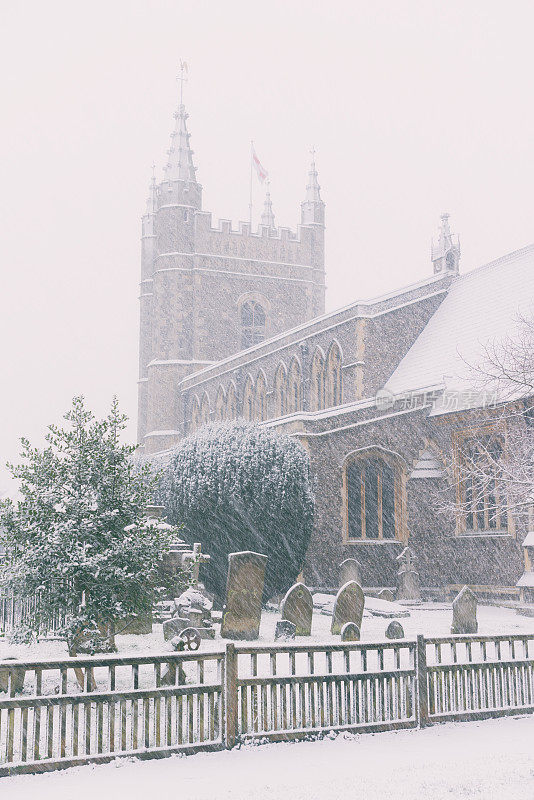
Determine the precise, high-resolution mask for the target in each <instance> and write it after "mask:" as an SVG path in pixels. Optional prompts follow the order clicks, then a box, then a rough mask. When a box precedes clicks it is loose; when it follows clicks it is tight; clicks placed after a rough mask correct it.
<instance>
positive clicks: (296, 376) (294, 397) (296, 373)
mask: <svg viewBox="0 0 534 800" xmlns="http://www.w3.org/2000/svg"><path fill="white" fill-rule="evenodd" d="M286 405H287V412H288V413H291V412H294V411H300V410H301V408H302V374H301V369H300V363H299V360H298V358H293V359H292V360H291V364H290V365H289V371H288V373H287V403H286Z"/></svg>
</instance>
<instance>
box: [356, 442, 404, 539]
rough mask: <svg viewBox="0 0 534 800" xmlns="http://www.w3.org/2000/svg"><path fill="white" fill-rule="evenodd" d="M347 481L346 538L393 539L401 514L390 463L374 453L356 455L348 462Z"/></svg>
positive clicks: (392, 467) (395, 481)
mask: <svg viewBox="0 0 534 800" xmlns="http://www.w3.org/2000/svg"><path fill="white" fill-rule="evenodd" d="M346 481H347V517H348V519H347V522H348V536H349V538H350V539H395V537H396V536H398V532H397V518H398V517H399V516H400V514H399V513H396V511H397V509H396V503H397V501H396V484H397V482H398V481H399V477H398V475H396V470H395V468H394V466H393V464H392V463H389V462H388V461H386V460H385V459H384V458H381V457H379V456H374V455H370V456H369V457H360V458H356V459H355V460H354V461H351V462H350V463H349V464H348V465H347V471H346ZM399 538H400V537H399Z"/></svg>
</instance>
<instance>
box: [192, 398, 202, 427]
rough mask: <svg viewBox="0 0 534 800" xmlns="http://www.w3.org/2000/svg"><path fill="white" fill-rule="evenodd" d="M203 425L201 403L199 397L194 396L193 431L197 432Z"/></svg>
mask: <svg viewBox="0 0 534 800" xmlns="http://www.w3.org/2000/svg"><path fill="white" fill-rule="evenodd" d="M201 424H202V423H201V417H200V402H199V399H198V397H197V396H196V395H194V397H193V400H192V403H191V431H196V430H197V429H198V428H200V426H201Z"/></svg>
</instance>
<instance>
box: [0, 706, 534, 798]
mask: <svg viewBox="0 0 534 800" xmlns="http://www.w3.org/2000/svg"><path fill="white" fill-rule="evenodd" d="M533 741H534V716H531V717H522V718H506V719H500V720H486V721H484V722H469V723H448V724H444V725H436V726H434V727H431V728H426V729H425V730H413V731H397V732H388V733H380V734H363V735H356V736H349V735H341V736H338V737H336V738H335V739H332V740H330V739H324V740H322V741H315V742H300V743H291V744H269V745H262V746H256V747H243V748H241V749H239V750H232V751H224V752H219V753H199V754H197V755H194V756H186V757H173V758H168V759H165V760H163V761H144V762H140V761H134V760H132V759H130V760H128V761H120V760H119V761H115V762H113V763H112V764H106V765H103V766H93V767H91V766H90V767H78V768H76V769H71V770H68V771H66V772H59V773H58V772H56V773H48V774H44V775H31V776H30V775H28V776H17V777H13V778H2V779H0V790H1V792H2V796H3V797H6V798H9V800H31V798H39V800H94V798H95V797H98V798H99V800H108V798H115V797H127V798H128V800H138V799H139V800H141V798H142V800H146V798H147V797H155V798H173V797H179V798H181V800H345V798H346V799H347V800H349V798H359V797H361V798H365V800H384V798H390V799H391V800H405V799H406V800H408V798H409V800H413V798H418V800H445V798H446V800H477V798H478V799H479V800H532V798H533V797H534V758H533V754H532V742H533Z"/></svg>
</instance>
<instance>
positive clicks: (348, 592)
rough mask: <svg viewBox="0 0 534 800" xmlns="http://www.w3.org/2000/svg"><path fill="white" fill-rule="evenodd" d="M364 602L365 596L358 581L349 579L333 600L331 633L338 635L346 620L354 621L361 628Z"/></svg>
mask: <svg viewBox="0 0 534 800" xmlns="http://www.w3.org/2000/svg"><path fill="white" fill-rule="evenodd" d="M364 604H365V597H364V594H363V591H362V587H361V586H360V584H359V583H356V581H349V582H348V583H346V584H345V585H344V586H342V587H341V589H340V590H339V592H338V593H337V594H336V599H335V600H334V609H333V611H332V627H331V629H330V630H331V633H332V634H333V635H334V636H338V635H339V634H340V633H341V628H342V627H343V625H345V623H346V622H354V623H355V624H356V625H357V626H358V628H360V630H361V627H362V617H363V607H364Z"/></svg>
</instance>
